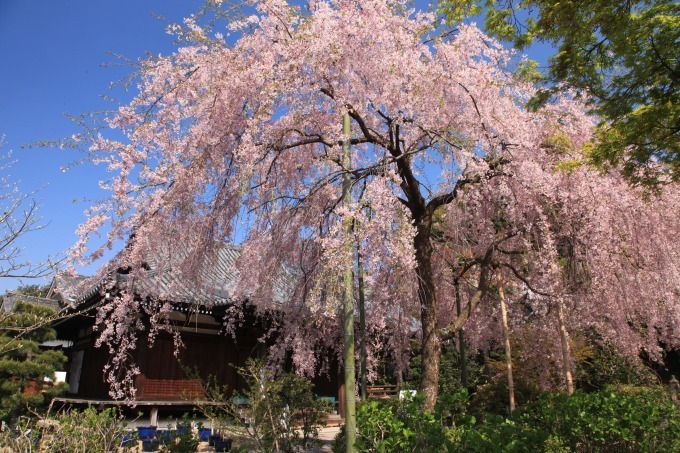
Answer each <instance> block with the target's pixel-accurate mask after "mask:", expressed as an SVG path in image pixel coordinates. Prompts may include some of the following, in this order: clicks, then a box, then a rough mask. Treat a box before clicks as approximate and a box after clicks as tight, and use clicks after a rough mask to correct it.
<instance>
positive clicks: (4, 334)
mask: <svg viewBox="0 0 680 453" xmlns="http://www.w3.org/2000/svg"><path fill="white" fill-rule="evenodd" d="M52 315H53V311H52V310H50V309H49V308H46V307H40V306H35V305H30V304H27V303H23V302H19V303H17V304H16V305H15V306H14V309H13V311H12V312H11V313H9V314H3V315H2V318H0V420H5V421H7V420H11V419H14V418H16V417H17V416H19V415H21V414H22V413H24V412H26V411H27V410H28V408H29V407H30V408H37V407H39V406H41V405H44V404H45V403H46V402H47V401H49V400H50V399H51V398H52V397H54V396H56V395H58V394H60V393H62V392H63V391H64V389H65V385H54V384H53V383H52V382H46V381H45V378H46V377H48V378H53V377H54V372H55V371H56V370H58V369H60V368H61V367H62V366H63V365H64V363H65V362H66V356H65V355H64V354H63V353H62V352H61V351H57V350H41V349H40V344H41V343H43V342H45V341H48V340H54V339H55V338H56V333H55V331H54V329H52V328H51V327H50V325H49V323H46V322H45V320H47V319H49V318H50V317H51V316H52Z"/></svg>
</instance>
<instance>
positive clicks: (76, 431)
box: [41, 407, 137, 453]
mask: <svg viewBox="0 0 680 453" xmlns="http://www.w3.org/2000/svg"><path fill="white" fill-rule="evenodd" d="M126 426H127V425H126V423H125V422H124V417H123V415H122V414H121V413H120V412H119V411H118V409H116V408H108V409H104V410H103V411H99V410H97V409H95V408H93V407H88V408H87V409H85V410H83V411H77V410H70V411H67V412H64V413H62V414H61V415H59V416H58V417H57V419H56V424H54V425H53V426H50V427H47V428H43V429H42V440H41V447H42V449H43V450H44V451H58V452H61V453H107V452H111V451H119V452H120V451H132V450H131V449H132V447H134V448H135V449H136V447H137V443H136V442H134V439H135V438H136V434H131V433H128V432H127V431H126ZM125 439H128V441H127V442H125V444H123V441H124V440H125Z"/></svg>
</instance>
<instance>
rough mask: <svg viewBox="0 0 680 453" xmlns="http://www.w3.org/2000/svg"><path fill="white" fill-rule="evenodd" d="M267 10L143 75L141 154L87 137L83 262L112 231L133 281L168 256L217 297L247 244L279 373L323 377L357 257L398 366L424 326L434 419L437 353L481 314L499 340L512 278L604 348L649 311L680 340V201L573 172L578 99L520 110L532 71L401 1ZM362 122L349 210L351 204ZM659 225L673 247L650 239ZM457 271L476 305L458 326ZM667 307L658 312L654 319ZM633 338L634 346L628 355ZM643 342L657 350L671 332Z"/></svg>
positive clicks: (118, 313) (130, 138)
mask: <svg viewBox="0 0 680 453" xmlns="http://www.w3.org/2000/svg"><path fill="white" fill-rule="evenodd" d="M252 6H253V8H254V11H253V14H250V12H249V13H248V15H247V16H246V18H245V19H243V18H239V19H238V20H235V21H234V22H232V23H231V24H226V25H227V27H226V28H225V29H224V30H223V32H224V33H232V34H231V35H227V37H226V38H225V37H224V36H222V35H219V34H214V33H213V32H212V31H209V30H203V29H201V28H200V26H199V25H197V22H196V21H193V20H192V21H190V22H189V23H188V31H187V33H188V34H189V35H191V37H193V39H194V40H195V43H194V44H188V45H185V46H184V47H181V48H179V49H178V50H177V52H176V53H175V54H174V55H172V56H168V57H160V58H156V59H152V60H149V61H146V62H144V63H143V66H142V69H141V75H140V79H139V86H138V89H139V94H138V95H137V96H136V97H135V99H134V101H132V102H131V103H130V104H129V105H125V106H122V107H121V108H120V109H119V110H118V112H117V113H116V114H115V115H113V116H112V117H111V118H109V125H110V126H111V127H112V128H115V129H117V130H118V131H121V132H123V133H124V134H125V137H126V138H125V140H122V141H118V140H113V139H108V138H106V136H96V137H91V145H92V146H91V149H90V151H91V152H92V153H94V156H95V160H96V161H97V162H99V163H103V164H105V165H107V166H108V168H109V170H110V171H111V173H112V178H111V181H109V182H108V183H107V187H108V188H109V189H110V190H111V198H110V199H109V200H108V201H107V202H106V203H105V204H102V205H100V206H97V207H96V208H94V209H93V210H92V212H91V215H90V220H89V222H88V223H87V224H86V225H84V226H83V227H82V228H81V231H80V233H81V241H80V242H79V244H77V245H76V247H75V248H74V251H75V255H76V256H77V257H79V258H84V257H87V256H88V253H91V254H92V255H93V256H94V257H97V256H99V255H100V251H98V250H95V251H94V252H88V251H87V249H86V247H87V246H88V244H89V243H91V238H90V237H91V236H92V235H93V234H95V232H97V231H99V230H100V229H102V228H104V229H108V232H107V235H108V236H107V238H108V240H107V241H106V243H105V244H104V245H103V247H104V248H106V247H110V246H112V245H113V244H114V242H115V241H116V240H117V239H120V238H128V237H130V236H131V235H132V238H131V239H129V241H128V246H127V247H126V249H125V250H124V251H123V252H121V253H120V254H119V255H118V258H117V260H118V261H119V265H121V266H131V267H132V271H131V272H132V273H133V274H134V273H135V272H139V273H143V272H145V270H144V269H143V268H142V267H141V263H143V262H144V261H145V259H147V257H148V256H150V255H156V254H158V253H161V251H162V253H163V256H164V257H165V259H166V261H167V262H168V263H170V264H169V265H168V266H167V267H168V269H172V272H179V273H181V275H182V276H183V278H185V280H186V281H187V282H193V284H194V285H201V284H202V282H201V280H200V278H199V276H200V274H201V270H202V269H205V268H206V267H209V266H210V265H211V262H212V260H213V259H214V258H215V256H216V254H215V248H216V247H218V246H219V244H224V243H228V242H234V241H241V240H242V242H243V245H242V248H241V255H240V259H239V261H238V264H237V267H238V272H239V275H240V281H239V284H238V285H236V286H235V287H234V288H231V297H232V298H233V299H234V300H238V299H244V298H247V299H249V300H250V301H251V302H252V303H253V304H254V305H255V306H256V307H257V310H258V312H259V313H266V312H268V311H269V312H271V311H275V312H276V313H278V314H277V319H279V320H280V322H279V324H277V326H276V334H277V335H278V338H279V341H278V343H277V346H278V350H274V351H272V360H273V361H283V360H284V358H285V356H286V354H288V353H290V354H291V355H292V360H293V362H294V364H295V365H296V367H297V369H298V371H300V372H302V373H307V374H311V373H314V372H315V370H316V369H318V368H319V367H323V366H324V363H321V362H322V360H321V358H320V357H321V356H322V354H319V353H318V351H321V350H330V351H336V352H337V349H338V348H339V347H340V346H339V345H340V344H342V342H341V341H340V339H339V338H340V331H339V321H338V320H337V318H336V314H337V313H338V310H339V301H340V297H341V288H340V279H339V276H340V275H342V273H343V270H344V269H346V268H347V266H353V265H355V263H356V257H355V253H356V250H357V248H358V249H359V250H360V252H361V256H362V264H363V266H364V268H365V270H364V271H365V274H366V282H367V285H368V287H369V303H368V306H367V312H368V313H367V320H368V329H369V331H374V332H385V331H386V329H387V326H389V329H387V331H389V332H393V333H394V336H395V339H393V340H391V341H390V342H388V343H389V344H391V345H392V347H393V348H394V349H395V354H396V355H397V356H398V357H399V359H398V363H402V362H403V353H404V352H403V350H400V349H399V348H402V347H403V345H404V341H403V338H404V336H406V337H407V336H408V335H411V334H413V333H414V330H419V331H420V332H419V335H420V336H421V337H422V344H423V349H422V354H423V364H424V366H423V371H422V376H423V378H422V382H421V391H423V392H424V393H425V394H426V396H427V404H430V405H432V404H434V401H435V399H436V394H437V379H438V377H437V376H438V370H439V356H440V352H441V341H442V340H447V339H448V338H451V336H452V334H453V333H454V332H455V331H456V330H457V329H459V328H460V327H462V325H463V324H464V323H465V321H466V320H467V319H468V317H469V319H470V321H469V322H470V323H471V324H470V330H471V329H472V328H474V326H479V330H478V332H477V333H476V335H477V338H478V339H479V341H480V344H481V342H483V341H482V340H483V339H482V337H483V336H484V331H483V326H484V319H485V318H483V317H484V316H486V319H488V315H487V314H488V311H489V310H488V308H484V309H482V308H479V309H477V310H473V308H474V307H475V306H477V305H478V304H480V305H479V306H480V307H481V306H483V305H484V304H485V303H486V302H487V298H488V297H489V294H490V292H491V293H492V292H493V288H492V285H490V283H489V275H490V273H492V272H495V269H496V268H500V269H501V270H502V272H503V273H504V275H506V276H507V279H508V280H509V281H510V282H511V283H510V284H511V285H514V286H513V288H512V289H511V290H510V295H511V296H512V297H514V296H517V297H520V296H522V297H530V298H533V299H531V300H532V301H535V302H530V303H535V304H536V307H535V309H534V311H535V313H543V314H544V316H542V317H541V319H544V320H546V321H545V322H552V321H547V320H548V319H551V318H550V316H552V314H549V313H554V312H551V310H550V308H549V307H550V306H551V304H554V303H555V302H554V301H555V300H561V301H563V303H564V305H565V306H566V308H567V312H568V313H569V314H568V316H567V322H568V323H569V324H570V325H573V326H574V327H576V326H582V325H586V324H588V325H595V324H597V323H600V325H597V328H598V329H602V330H603V335H606V336H607V338H609V337H611V335H609V334H608V333H607V329H615V330H618V329H619V327H617V326H619V325H620V324H621V322H624V323H626V322H628V323H629V324H630V322H633V323H635V322H636V321H634V319H637V318H632V316H633V315H635V314H636V313H637V314H640V315H645V316H646V317H647V318H650V317H655V316H656V317H658V320H659V325H660V330H659V335H661V336H662V337H663V339H664V341H669V342H670V341H674V342H677V340H678V337H677V336H678V330H677V329H678V326H677V323H678V317H677V314H678V311H677V310H678V309H677V306H678V304H677V299H678V287H677V285H678V283H677V282H678V264H677V263H678V250H677V244H674V243H673V241H671V240H670V238H671V236H672V234H673V232H674V231H673V230H674V229H677V226H674V225H677V213H678V212H679V210H678V203H677V201H675V200H677V194H676V193H674V192H672V191H669V192H668V195H667V199H664V200H663V202H659V203H657V204H654V203H653V204H649V203H646V202H644V201H642V200H640V199H639V198H637V197H636V194H634V193H633V192H632V191H631V190H630V189H628V188H626V187H625V186H624V185H622V184H621V183H620V182H619V181H618V179H617V178H616V177H615V176H610V177H604V178H600V176H598V175H596V174H594V173H591V172H589V171H588V170H585V169H582V168H580V167H578V164H573V163H574V162H577V163H578V160H579V156H580V155H581V151H582V147H583V146H584V144H585V143H587V142H588V140H589V139H590V134H591V128H592V120H591V119H590V118H588V117H587V116H586V115H585V114H584V111H583V109H582V106H581V104H580V103H579V102H578V101H577V100H575V99H573V98H569V97H565V98H561V99H555V100H554V102H553V103H550V104H549V105H548V106H547V107H545V108H543V109H541V110H539V111H536V112H530V111H528V110H526V109H525V108H524V107H523V104H524V102H525V101H526V100H528V99H529V98H530V97H531V95H532V94H533V92H534V91H533V90H534V89H533V87H532V86H531V84H530V83H528V82H527V81H525V80H523V79H522V77H520V76H519V75H517V71H516V69H517V65H518V64H520V59H519V58H517V57H516V56H515V55H514V54H513V53H512V52H510V51H507V50H505V49H503V48H502V46H501V45H500V44H499V43H497V42H495V41H493V40H491V39H489V38H488V37H486V36H485V35H484V34H483V33H482V32H480V31H479V30H478V29H477V28H476V27H475V26H471V25H461V26H460V27H459V28H458V29H457V30H456V32H455V33H442V32H441V30H437V29H436V28H435V21H434V18H433V17H432V16H431V15H429V14H422V13H417V12H415V11H412V10H409V9H408V7H407V5H406V3H403V4H402V3H401V2H399V1H397V2H389V3H386V2H383V1H380V0H361V1H337V2H333V1H329V2H326V1H317V2H312V3H311V4H310V7H309V9H308V10H304V9H301V8H299V7H297V6H293V5H289V4H288V3H286V2H285V1H281V0H266V1H258V2H254V3H253V5H252ZM186 36H187V35H186V34H185V37H186ZM346 112H349V115H350V116H351V119H352V134H351V137H349V139H350V143H351V145H352V159H351V160H352V170H351V172H350V173H351V177H352V197H353V202H352V205H351V206H349V207H347V206H343V207H341V205H340V197H341V184H340V182H341V177H342V175H343V171H344V170H343V168H342V166H341V144H342V142H343V140H345V139H346V138H345V137H343V135H342V133H341V130H342V128H341V124H342V122H341V119H342V116H343V114H344V113H346ZM570 166H571V167H570ZM572 167H573V168H572ZM666 206H667V207H668V209H669V210H670V211H665V212H664V211H663V210H660V208H661V207H666ZM673 210H674V211H673ZM668 212H670V214H669V213H668ZM348 219H350V220H351V222H352V224H353V226H354V227H353V229H352V233H351V234H349V233H348V232H347V229H345V228H343V227H342V222H343V220H348ZM673 222H676V223H675V224H674V223H673ZM652 227H653V228H654V230H655V231H656V232H658V233H659V236H658V239H659V241H657V240H656V239H657V237H649V236H645V237H644V238H638V237H639V233H640V230H647V231H650V230H648V228H652ZM133 233H134V234H133ZM572 237H573V238H574V241H576V242H575V243H574V247H573V252H572V251H569V252H567V251H566V249H565V247H566V245H565V241H566V240H567V238H572ZM676 242H677V241H676ZM650 247H661V248H663V249H664V252H663V254H662V255H660V254H658V253H657V252H656V251H655V250H653V249H651V248H650ZM569 260H571V261H569ZM625 260H629V261H633V262H634V263H636V264H635V265H634V266H633V268H631V267H630V266H629V265H628V264H626V262H625ZM567 261H568V262H569V263H571V262H573V263H574V266H576V268H579V266H580V268H581V269H585V268H587V272H586V271H583V272H584V276H582V277H578V278H582V279H583V281H578V282H576V283H574V281H573V279H572V280H570V277H569V275H568V273H569V269H570V268H566V267H564V266H565V264H564V263H565V262H567ZM638 265H639V266H641V267H640V269H639V272H638V270H635V266H638ZM659 266H661V267H663V268H664V269H663V270H660V268H659ZM456 272H458V273H459V274H455V273H456ZM574 272H578V270H575V271H574ZM659 272H660V273H659ZM452 275H454V276H455V275H458V276H457V277H456V278H460V279H461V283H462V284H463V286H464V287H463V294H464V299H465V300H464V303H465V304H470V305H469V307H470V309H469V310H468V311H467V314H466V316H465V317H463V318H460V319H457V318H456V317H455V316H452V314H453V313H454V312H452V310H451V307H452V305H451V303H452V299H451V297H452V295H451V294H452V292H451V288H452V287H451V285H450V283H448V282H450V281H451V278H452ZM575 278H576V277H575ZM673 279H674V280H673ZM585 280H587V282H586V281H585ZM570 282H571V283H570ZM635 282H638V283H640V284H638V285H637V286H635V288H632V286H634V285H635ZM572 283H574V284H573V285H572ZM643 283H644V284H643ZM570 285H572V286H570ZM574 285H576V286H577V287H578V288H575V287H574ZM617 285H618V286H617ZM282 286H283V287H284V288H282ZM282 294H285V296H286V297H285V301H282V300H281V295H282ZM142 296H143V295H142ZM652 301H653V303H655V304H656V306H657V307H658V308H654V309H653V310H652V309H650V308H643V306H642V305H640V304H643V303H644V304H647V303H652ZM111 303H112V304H113V305H111V306H109V307H108V308H107V311H106V313H103V314H102V316H104V315H106V316H107V317H108V318H107V319H109V320H110V322H111V323H112V324H110V326H109V327H108V328H107V329H106V330H104V331H103V332H102V334H103V340H102V341H115V342H116V343H117V344H120V343H121V338H122V337H121V335H123V334H124V333H125V332H127V334H129V335H132V336H131V337H130V338H135V337H136V336H138V335H139V334H140V333H139V332H138V330H139V329H138V327H139V326H136V325H135V323H134V322H133V321H130V319H126V315H125V313H126V312H128V313H133V312H135V311H136V310H137V309H135V308H133V307H132V305H134V303H135V302H134V300H132V299H131V298H124V299H120V300H115V301H113V302H111ZM490 303H491V302H489V304H490ZM618 304H621V306H624V307H626V313H630V316H624V315H623V313H624V312H623V311H621V310H618V309H616V313H614V314H612V319H609V320H607V319H603V316H604V315H603V314H602V313H604V312H607V311H608V310H612V309H614V308H612V307H618V306H619V305H618ZM114 305H115V307H114ZM489 306H490V305H489ZM636 307H637V308H636ZM128 310H129V311H128ZM581 311H583V312H584V313H587V316H586V315H581V314H580V313H581ZM515 312H516V314H515V316H516V317H517V318H520V317H521V316H522V313H521V312H520V311H519V310H515ZM515 312H513V313H515ZM664 313H666V314H664ZM673 314H675V316H676V317H675V318H669V317H668V316H669V315H671V316H672V315H673ZM130 316H131V315H130ZM235 316H236V314H235ZM618 317H624V318H625V319H624V318H621V319H619V318H618ZM647 318H645V319H647ZM662 318H663V319H662ZM102 319H103V318H102ZM159 319H160V317H159ZM640 319H642V318H640ZM668 319H674V321H673V322H670V323H669V322H668ZM629 320H633V321H629ZM609 321H611V323H608V322H609ZM517 322H521V321H520V320H519V319H518V321H517ZM641 322H642V321H641ZM646 322H649V320H648V321H646ZM673 324H675V325H673ZM414 325H415V326H417V328H416V329H414ZM629 330H630V329H629ZM635 333H636V332H635V331H634V329H633V331H630V332H628V331H627V332H626V333H625V335H624V338H623V339H624V340H625V341H626V342H627V345H629V346H630V347H631V348H636V347H638V346H639V344H638V343H634V341H639V338H641V337H640V335H637V337H636V338H638V339H637V340H633V337H635V335H634V334H635ZM637 333H638V334H639V333H640V332H637ZM655 335H656V334H655ZM643 337H644V335H643ZM126 341H127V340H126ZM475 341H477V340H475ZM645 341H646V342H647V343H648V344H647V347H648V348H653V347H654V344H653V343H654V341H656V339H655V338H652V336H648V337H647V339H646V340H645ZM125 344H126V345H127V346H126V347H134V346H132V345H129V344H128V343H125ZM375 347H377V345H376V346H375ZM117 352H118V353H120V350H118V351H117ZM556 353H557V354H559V352H556ZM114 365H115V364H114Z"/></svg>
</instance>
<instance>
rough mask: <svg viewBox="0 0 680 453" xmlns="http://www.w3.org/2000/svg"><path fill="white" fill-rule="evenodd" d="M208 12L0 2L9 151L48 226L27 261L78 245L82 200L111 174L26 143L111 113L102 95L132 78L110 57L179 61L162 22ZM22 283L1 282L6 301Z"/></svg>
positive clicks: (183, 0) (62, 0) (140, 3)
mask: <svg viewBox="0 0 680 453" xmlns="http://www.w3.org/2000/svg"><path fill="white" fill-rule="evenodd" d="M201 4H202V1H201V0H0V136H1V135H4V136H5V145H4V147H3V149H2V152H6V151H9V150H12V151H13V158H14V159H15V160H16V161H17V162H16V163H15V165H14V166H13V168H12V169H11V175H12V177H13V178H14V179H15V180H20V181H21V184H20V188H21V190H22V191H23V192H30V191H33V190H35V189H38V188H41V187H42V189H41V190H40V191H39V192H38V193H37V194H36V198H37V199H38V200H40V202H41V205H42V207H41V209H40V215H41V217H42V218H43V221H44V222H45V223H48V225H47V227H46V228H45V229H43V230H42V231H39V232H35V233H32V234H30V235H27V236H25V237H24V238H23V240H22V241H21V245H22V247H23V248H24V250H25V256H26V257H27V258H29V259H31V260H34V261H40V260H42V259H44V258H45V257H46V256H47V255H50V254H56V253H59V252H62V251H63V250H65V249H67V248H68V247H69V246H70V245H71V244H73V243H74V242H75V240H76V236H75V233H74V232H75V230H76V228H77V226H78V224H80V223H81V222H83V221H84V216H83V211H84V209H85V208H86V207H87V205H88V203H84V202H82V200H83V199H84V198H95V197H98V196H102V195H104V194H103V193H102V192H100V191H99V190H98V181H99V180H101V179H104V178H105V177H106V175H105V172H103V171H102V170H103V169H101V168H97V167H93V166H91V165H86V166H80V167H78V168H76V169H74V170H69V171H67V172H62V170H61V169H62V167H63V166H65V165H67V164H68V163H69V162H72V161H74V160H76V159H78V158H79V157H81V156H80V155H79V154H78V153H77V152H74V151H69V150H59V149H49V148H33V149H22V145H26V144H29V143H33V142H36V141H39V140H46V139H58V138H62V137H68V136H71V135H72V134H74V133H76V132H78V128H77V126H76V125H75V124H73V123H72V122H71V121H70V120H67V119H66V118H65V117H64V114H66V113H70V114H74V115H77V114H80V113H84V112H89V111H93V110H100V109H105V108H106V109H108V108H112V107H113V106H114V105H115V104H112V103H111V102H105V101H104V100H102V98H101V96H102V95H106V94H110V92H111V90H109V85H110V83H111V82H112V81H116V80H119V79H121V78H122V77H123V76H124V75H125V74H127V73H129V72H130V70H129V69H127V68H121V67H103V66H102V64H106V63H115V62H116V59H115V58H113V57H111V56H109V55H107V52H112V53H116V54H121V55H124V56H126V57H128V58H131V59H137V58H140V57H143V56H144V55H145V53H146V52H147V51H148V52H151V53H153V54H159V53H163V54H168V53H171V52H172V50H173V45H172V40H173V38H172V36H170V35H168V34H167V33H165V26H166V24H165V22H163V21H161V20H158V19H157V18H155V17H154V14H156V15H160V16H164V17H166V18H168V19H170V20H172V21H174V22H178V21H181V19H182V18H183V17H185V16H187V15H189V14H191V13H192V12H194V11H196V10H197V9H198V7H199V6H200V5H201ZM116 94H117V95H120V94H121V93H120V90H119V91H118V92H117V93H116ZM123 94H124V95H125V93H123ZM131 96H132V93H129V94H127V97H128V98H130V97H131ZM74 200H81V201H80V202H74ZM27 283H33V282H31V281H27ZM36 283H44V281H36ZM17 284H18V282H16V281H14V280H9V279H0V293H2V292H4V290H6V289H11V288H14V287H16V286H17Z"/></svg>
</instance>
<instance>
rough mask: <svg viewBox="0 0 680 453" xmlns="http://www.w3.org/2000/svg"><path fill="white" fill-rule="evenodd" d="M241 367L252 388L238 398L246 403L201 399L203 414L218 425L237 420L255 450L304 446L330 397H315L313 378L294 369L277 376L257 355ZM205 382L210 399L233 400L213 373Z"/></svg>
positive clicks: (311, 438) (315, 431)
mask: <svg viewBox="0 0 680 453" xmlns="http://www.w3.org/2000/svg"><path fill="white" fill-rule="evenodd" d="M239 373H240V374H241V376H243V378H244V379H245V380H246V384H247V386H248V390H247V391H246V392H245V393H244V394H243V395H242V396H241V397H239V398H238V399H239V400H241V401H243V402H247V404H245V405H238V404H226V405H215V406H213V405H200V404H199V409H200V410H201V411H202V412H203V414H204V415H206V416H207V417H208V418H210V419H211V420H212V421H213V422H214V423H215V424H217V426H219V427H220V428H218V430H222V428H224V427H226V426H227V425H229V424H234V423H235V424H239V425H241V426H242V427H243V428H244V431H245V433H246V434H247V436H248V437H249V438H250V439H252V440H253V441H254V443H255V444H256V446H254V445H249V447H250V448H251V450H252V448H257V449H258V450H259V451H264V452H267V453H269V452H291V451H298V450H300V449H303V450H304V449H306V448H307V447H308V446H309V445H311V444H312V443H314V442H315V439H316V438H317V437H318V435H319V427H321V426H323V425H324V424H325V419H326V413H327V412H329V411H330V409H331V408H330V405H329V403H328V402H327V401H324V400H319V399H317V397H316V395H315V394H314V391H313V385H312V383H311V382H310V381H308V380H306V379H304V378H301V377H300V376H297V375H296V374H294V373H283V374H281V375H280V376H278V377H275V376H274V375H273V374H272V372H271V371H270V370H268V369H267V368H266V367H265V366H264V365H263V363H262V362H260V361H255V360H249V361H248V362H247V363H246V366H245V368H242V369H240V370H239ZM203 387H204V391H205V395H206V399H207V400H208V401H215V402H226V401H229V400H230V398H229V397H228V395H230V394H231V392H230V390H229V389H228V388H226V387H225V386H219V385H217V384H216V382H215V379H214V378H212V377H211V378H209V379H208V381H207V382H205V383H204V386H203ZM231 401H232V402H233V401H234V399H231Z"/></svg>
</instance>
